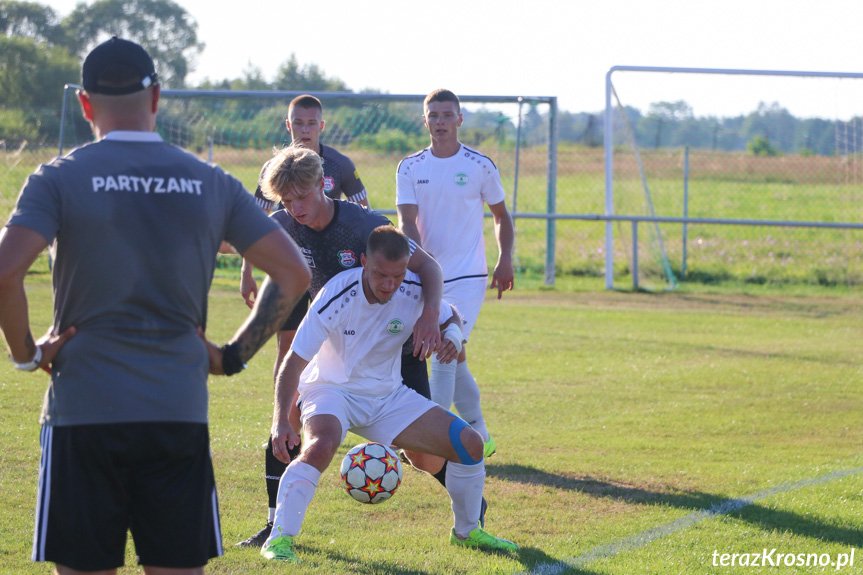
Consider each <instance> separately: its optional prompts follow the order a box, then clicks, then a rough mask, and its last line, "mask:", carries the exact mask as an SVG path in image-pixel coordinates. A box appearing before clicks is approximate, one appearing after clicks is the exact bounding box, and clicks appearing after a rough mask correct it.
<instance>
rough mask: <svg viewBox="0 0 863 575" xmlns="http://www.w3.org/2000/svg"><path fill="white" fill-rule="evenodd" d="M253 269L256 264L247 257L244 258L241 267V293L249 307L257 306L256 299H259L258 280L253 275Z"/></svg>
mask: <svg viewBox="0 0 863 575" xmlns="http://www.w3.org/2000/svg"><path fill="white" fill-rule="evenodd" d="M253 270H254V266H253V265H252V264H250V263H249V261H248V260H246V258H243V264H242V267H241V268H240V294H241V295H242V296H243V299H244V300H245V302H246V305H247V306H249V309H252V308H253V307H255V301H256V300H257V299H258V282H256V281H255V278H254V277H253V276H252V271H253Z"/></svg>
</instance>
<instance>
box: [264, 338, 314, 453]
mask: <svg viewBox="0 0 863 575" xmlns="http://www.w3.org/2000/svg"><path fill="white" fill-rule="evenodd" d="M308 364H309V362H308V360H306V359H303V358H302V357H300V356H299V355H297V354H296V353H294V352H293V351H289V352H288V355H286V356H285V359H284V360H283V361H282V363H281V365H280V366H279V373H278V375H277V376H276V388H275V392H274V393H275V398H274V404H273V426H272V429H271V431H270V434H271V436H272V438H273V455H275V456H276V459H278V460H279V461H281V462H282V463H290V462H291V456H290V455H289V454H288V450H289V449H290V448H292V447H294V446H296V445H298V444H299V443H300V438H299V436H298V435H297V433H296V431H294V428H293V426H292V425H291V422H290V420H289V415H290V413H291V405H292V404H293V403H294V400H295V398H296V395H297V387H299V384H300V374H302V373H303V370H304V369H305V368H306V366H307V365H308ZM285 442H287V445H286V444H285Z"/></svg>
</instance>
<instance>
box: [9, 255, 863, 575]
mask: <svg viewBox="0 0 863 575" xmlns="http://www.w3.org/2000/svg"><path fill="white" fill-rule="evenodd" d="M46 271H47V270H46V269H45V268H44V266H41V265H40V267H39V268H38V269H37V270H36V273H34V274H31V275H30V276H29V277H28V297H29V299H30V305H31V310H32V312H33V313H32V322H33V326H34V330H35V331H36V332H41V331H42V330H43V329H44V328H45V327H46V326H47V325H48V323H49V321H50V319H49V318H50V313H51V303H50V298H51V293H50V292H51V288H50V282H49V280H48V277H47V274H46ZM565 282H566V279H565V278H562V279H561V283H562V284H564V283H565ZM763 288H764V286H762V289H763ZM209 309H210V326H211V327H210V334H209V335H210V337H211V338H212V339H214V340H215V341H219V342H221V341H224V340H225V339H226V338H228V337H230V335H231V333H232V332H233V330H234V328H235V327H236V326H237V325H238V324H239V323H240V321H241V319H242V317H244V315H245V313H246V311H247V310H246V308H245V306H244V304H243V303H242V301H241V300H240V298H239V296H238V295H237V281H236V280H235V279H232V278H219V279H217V281H216V286H215V288H214V291H213V293H212V294H211V297H210V308H209ZM861 339H863V296H861V295H860V294H859V293H856V294H855V293H843V290H837V289H833V290H826V289H823V288H821V289H820V290H818V291H813V292H811V293H809V294H807V295H804V296H798V295H789V294H788V293H786V292H784V291H782V290H776V289H774V290H768V289H764V291H763V292H758V293H755V292H752V293H748V294H740V293H735V292H729V291H719V290H713V291H708V290H692V289H689V288H685V289H683V290H681V291H679V292H674V293H655V294H648V293H621V292H606V291H604V290H602V287H601V281H596V280H591V282H587V283H583V284H574V285H570V286H569V287H568V288H567V289H563V288H561V289H558V290H546V289H527V288H526V287H525V286H521V289H519V290H518V291H516V292H510V293H507V294H506V295H505V296H504V299H503V300H501V301H497V300H494V299H489V301H487V302H486V305H485V307H484V309H483V313H482V316H481V319H480V322H479V325H478V327H477V329H476V330H475V333H474V338H473V339H472V341H471V344H470V346H471V349H472V350H473V351H472V352H471V354H472V371H473V372H474V374H475V375H476V377H477V379H478V381H479V383H480V387H481V389H482V390H483V402H484V407H485V411H486V415H487V419H488V421H489V426H490V429H491V431H492V433H493V434H494V435H495V438H496V440H497V443H498V448H499V453H498V454H496V455H494V456H493V457H492V458H490V459H489V460H488V462H487V485H486V496H487V498H488V500H489V502H490V504H491V507H490V510H489V513H488V529H489V530H490V531H492V532H493V533H496V534H500V535H501V536H505V537H508V538H512V539H513V540H515V541H517V542H518V543H520V544H521V546H522V550H521V551H520V552H519V553H516V554H496V553H482V552H472V551H468V550H463V549H455V548H452V547H451V546H450V545H449V544H448V540H447V537H448V530H449V527H450V525H451V512H450V509H449V503H448V500H447V498H446V496H445V494H444V493H443V491H442V490H441V488H440V486H439V485H438V484H437V483H436V482H435V481H434V480H432V479H431V478H429V477H427V476H424V475H422V474H420V473H417V472H414V471H408V472H407V473H406V475H405V480H404V483H403V485H402V487H401V488H400V490H399V492H398V493H397V494H396V495H395V497H394V498H393V499H392V500H391V501H389V502H387V503H386V504H383V505H380V506H376V507H370V506H363V505H360V504H357V503H355V502H354V501H353V500H351V499H350V498H349V497H348V496H347V495H346V494H344V493H343V492H341V490H340V488H339V485H338V474H337V471H336V469H337V467H336V466H335V465H333V466H331V468H330V469H329V470H327V472H326V473H325V474H324V476H323V478H322V480H321V483H320V486H319V488H318V492H317V495H316V496H315V500H314V501H313V503H312V505H311V507H310V509H309V514H308V516H307V519H306V523H305V527H304V530H303V533H302V535H301V536H300V537H298V538H297V552H298V554H299V556H300V558H301V559H302V561H303V563H302V564H301V565H299V566H291V567H287V566H285V565H271V564H266V563H265V562H264V561H263V560H261V559H260V557H259V556H258V555H257V553H256V552H255V551H252V550H240V549H237V548H234V547H233V546H232V544H233V543H235V542H236V541H238V540H240V539H243V538H245V537H247V536H248V535H249V534H251V533H253V532H254V531H256V530H257V529H258V528H260V526H261V524H262V518H263V516H264V514H265V508H264V507H265V496H264V486H263V479H262V473H263V470H262V467H263V458H262V450H261V444H262V443H263V441H264V440H265V438H266V436H267V433H268V429H269V423H270V416H271V413H272V406H271V404H272V383H271V375H270V374H271V371H270V370H271V361H272V357H273V355H274V348H273V345H272V343H271V344H268V346H267V347H266V348H265V350H263V351H262V352H261V354H260V356H259V357H257V358H255V359H254V360H253V361H252V362H251V364H250V367H249V369H248V370H247V371H245V372H243V373H242V374H241V375H238V376H235V377H233V378H229V379H228V378H213V379H212V380H211V382H210V392H211V400H210V405H211V420H212V425H211V432H212V448H213V457H214V461H215V466H216V473H217V480H218V483H219V490H220V507H221V510H222V527H223V533H224V543H225V545H226V555H225V556H224V557H223V558H220V559H218V560H215V561H213V562H212V563H211V564H210V567H209V569H208V572H209V573H225V574H229V573H231V574H239V573H286V572H290V573H297V574H300V573H303V574H320V573H327V574H360V573H362V574H381V575H395V574H406V575H420V574H429V575H431V574H438V573H441V574H443V573H446V574H487V573H494V574H505V575H510V574H516V573H528V572H529V573H537V574H538V573H557V574H580V575H600V574H603V575H605V574H607V575H632V574H634V573H645V574H656V575H668V574H674V575H687V574H690V575H703V574H704V573H723V574H725V573H728V574H748V573H820V572H824V573H827V572H829V573H858V572H860V564H861V562H863V521H861V517H863V451H861V446H863V427H861V425H860V413H861V411H863V399H861V394H860V383H861V381H863V372H861V365H863V351H861V347H860V341H861ZM46 382H47V379H46V377H45V376H44V375H39V374H23V373H18V372H15V371H14V370H13V369H11V366H10V364H9V363H8V362H3V363H0V419H2V421H3V425H2V427H0V453H2V454H3V456H2V465H0V573H3V574H7V573H8V574H15V575H20V574H29V573H33V574H35V573H48V572H49V569H48V568H47V567H46V566H35V565H33V564H31V563H30V562H29V553H30V544H31V536H32V529H33V510H34V498H35V488H36V470H37V465H38V457H39V450H38V433H39V428H38V423H37V418H38V413H39V407H40V405H41V401H42V396H43V394H44V390H45V385H46ZM359 441H360V440H359V438H358V437H356V436H349V437H348V439H347V441H346V442H345V444H344V445H343V446H342V449H341V450H340V454H339V456H337V457H340V456H341V454H342V453H343V452H344V451H345V450H346V449H347V448H348V447H349V446H351V445H353V444H355V443H359ZM771 549H775V550H776V551H775V553H779V554H782V555H786V554H795V555H797V554H807V555H816V556H818V557H825V558H826V560H832V561H834V562H835V561H836V560H837V559H840V558H843V557H844V558H845V559H843V560H847V558H848V557H850V553H852V552H855V556H856V562H855V565H854V566H853V567H851V566H846V567H845V568H843V569H839V570H837V568H836V566H826V567H824V568H821V567H819V568H803V567H800V568H798V567H785V566H781V567H780V568H776V567H766V568H757V569H754V568H752V567H739V566H737V567H734V568H732V567H721V566H714V563H713V561H714V554H715V553H716V554H717V555H716V557H717V560H718V558H719V557H721V555H722V554H728V555H729V556H730V555H731V554H733V553H737V554H738V555H739V554H744V553H746V554H754V553H759V554H760V553H761V552H762V550H766V552H770V550H771ZM773 559H774V560H775V554H774V556H773ZM127 563H128V564H129V565H134V557H133V555H132V549H131V546H130V548H129V550H128V553H127ZM134 572H137V570H136V569H134V568H133V567H127V568H125V569H122V570H121V573H134Z"/></svg>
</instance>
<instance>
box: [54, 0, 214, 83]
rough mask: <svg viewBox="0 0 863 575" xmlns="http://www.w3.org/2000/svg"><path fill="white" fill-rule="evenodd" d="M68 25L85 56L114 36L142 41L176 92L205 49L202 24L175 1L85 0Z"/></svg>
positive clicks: (70, 18) (76, 43)
mask: <svg viewBox="0 0 863 575" xmlns="http://www.w3.org/2000/svg"><path fill="white" fill-rule="evenodd" d="M63 27H64V28H65V29H66V30H67V32H68V34H69V36H70V37H71V38H73V40H74V46H75V51H76V52H77V54H78V55H79V56H80V57H82V58H83V57H84V56H85V55H86V54H87V53H88V52H89V51H90V50H92V49H93V47H94V46H96V45H97V44H99V43H101V42H103V41H104V40H106V39H107V38H108V37H110V36H114V35H116V36H120V37H122V38H126V39H129V40H133V41H135V42H138V43H139V44H141V45H142V46H143V47H144V48H146V50H147V51H148V52H149V53H150V56H152V57H153V61H154V62H155V63H156V71H157V72H158V73H159V79H160V81H161V82H162V83H163V84H165V85H166V86H168V87H171V88H182V87H183V86H184V85H185V81H186V76H187V75H188V73H189V72H190V71H191V70H192V69H193V68H194V61H195V58H196V57H197V55H198V54H199V53H200V52H201V51H202V50H203V49H204V44H203V43H201V42H199V41H198V24H197V22H195V20H194V18H192V16H191V15H190V14H189V13H188V12H186V10H185V9H183V7H182V6H180V5H179V4H177V3H175V2H173V1H172V0H96V1H95V2H93V3H92V4H90V5H87V4H84V3H83V2H82V3H80V4H78V5H77V6H76V7H75V9H74V10H73V11H72V13H71V14H70V15H69V16H67V17H66V18H65V19H64V20H63Z"/></svg>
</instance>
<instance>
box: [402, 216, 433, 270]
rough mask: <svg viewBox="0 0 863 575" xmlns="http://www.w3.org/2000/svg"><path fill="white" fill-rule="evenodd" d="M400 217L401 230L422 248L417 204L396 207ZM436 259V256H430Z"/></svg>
mask: <svg viewBox="0 0 863 575" xmlns="http://www.w3.org/2000/svg"><path fill="white" fill-rule="evenodd" d="M396 211H397V212H398V215H399V229H400V230H401V231H402V232H403V233H404V234H405V235H406V236H407V237H409V238H410V239H412V240H413V241H415V242H416V244H417V245H418V246H422V245H423V244H422V241H421V238H420V230H419V228H418V227H417V215H418V214H419V208H418V206H417V205H416V204H399V205H398V206H396ZM429 255H431V256H432V257H434V254H429Z"/></svg>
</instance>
